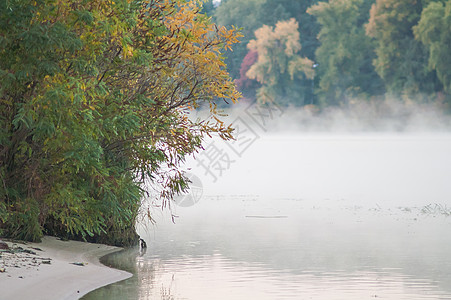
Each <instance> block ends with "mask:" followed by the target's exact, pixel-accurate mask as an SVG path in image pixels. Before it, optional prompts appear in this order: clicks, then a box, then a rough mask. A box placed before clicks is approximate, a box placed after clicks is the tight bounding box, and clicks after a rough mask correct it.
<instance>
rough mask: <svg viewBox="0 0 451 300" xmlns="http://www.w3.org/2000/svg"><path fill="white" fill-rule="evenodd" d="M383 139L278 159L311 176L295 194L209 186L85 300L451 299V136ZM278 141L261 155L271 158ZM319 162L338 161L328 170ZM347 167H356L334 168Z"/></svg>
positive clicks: (254, 176) (315, 145)
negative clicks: (115, 279) (125, 275)
mask: <svg viewBox="0 0 451 300" xmlns="http://www.w3.org/2000/svg"><path fill="white" fill-rule="evenodd" d="M384 141H385V142H382V141H381V140H376V141H374V140H371V141H370V140H368V139H363V140H355V139H354V140H351V141H350V140H349V139H348V140H346V141H337V139H334V140H324V139H321V140H315V139H313V140H310V142H306V141H303V142H302V143H299V141H297V142H296V146H299V145H302V149H303V151H304V152H303V153H304V154H305V153H307V154H311V155H312V156H311V157H312V158H311V159H307V158H305V157H304V158H300V157H296V158H293V157H291V158H287V157H286V156H288V155H284V156H282V157H281V158H280V163H281V164H284V163H285V164H286V165H287V166H286V167H285V169H289V168H292V167H293V164H291V165H290V164H289V162H290V161H291V162H293V161H294V162H295V165H297V166H298V167H299V166H300V165H302V166H303V168H304V169H303V171H302V172H301V173H300V174H301V175H299V178H298V179H299V182H298V184H297V185H296V186H295V187H294V189H296V190H297V195H298V196H294V197H293V196H289V197H285V196H279V197H277V196H274V195H273V194H271V195H270V193H261V194H260V193H258V191H257V190H256V189H251V190H249V192H250V193H243V194H240V195H236V194H235V195H234V194H233V193H232V194H231V193H228V194H227V193H224V192H221V193H216V194H215V193H211V191H212V189H213V187H214V186H212V187H208V184H207V183H208V182H206V180H205V179H203V180H204V182H203V183H204V186H205V188H206V190H207V191H208V189H210V190H209V192H210V195H208V194H207V195H205V196H204V197H203V198H202V200H201V201H199V202H198V203H197V204H196V205H195V206H193V207H179V208H178V209H177V214H178V215H179V216H180V218H178V219H177V221H176V224H172V223H171V222H170V218H169V217H168V216H165V215H161V216H160V218H161V219H160V220H159V221H158V225H157V226H156V228H153V227H149V228H147V229H145V228H142V229H141V230H140V231H141V236H143V237H144V238H145V240H146V241H147V243H148V249H147V252H146V253H141V254H140V253H139V251H138V249H137V248H136V249H128V250H126V251H124V252H122V253H115V254H113V255H110V256H109V257H107V258H106V259H105V263H106V264H111V265H114V266H115V267H119V268H121V269H125V270H128V271H130V272H133V273H134V274H135V276H134V277H132V278H130V279H128V280H125V281H123V282H120V283H116V284H113V285H110V286H107V287H105V288H102V289H99V290H97V291H94V292H92V293H90V294H88V295H86V296H85V297H84V298H82V299H85V300H86V299H96V300H99V299H100V300H101V299H140V300H148V299H174V300H175V299H196V300H198V299H199V300H202V299H227V300H230V299H259V300H261V299H409V300H410V299H451V259H450V258H449V253H451V234H449V229H450V228H451V217H449V216H447V213H449V209H448V207H449V199H451V198H450V196H451V188H450V186H449V184H447V183H446V182H447V179H449V178H451V161H450V158H449V153H451V152H450V150H451V139H450V138H446V139H433V140H431V139H427V145H425V143H424V141H422V140H421V139H415V140H412V139H408V140H405V141H403V140H402V139H401V140H398V139H396V140H394V139H390V140H388V142H387V139H384ZM330 143H332V144H334V147H333V148H331V149H330V150H329V152H330V153H326V152H327V148H328V147H329V146H330ZM434 143H435V144H434ZM288 144H289V143H288V142H287V141H286V140H280V139H279V140H278V142H277V145H278V146H279V147H280V146H281V145H282V146H283V147H284V148H283V149H287V148H285V147H286V146H287V145H288ZM270 145H272V144H271V143H268V142H267V141H263V144H262V146H261V148H258V147H259V146H258V145H256V146H255V147H257V148H258V149H257V150H260V151H263V152H265V151H269V152H271V151H273V150H274V149H271V146H270ZM293 146H295V145H293V144H292V145H291V148H289V149H292V150H291V151H293V152H294V151H295V150H293V149H295V148H296V147H293ZM407 149H408V150H409V152H408V154H406V155H402V153H403V152H405V151H406V150H407ZM431 150H433V151H431ZM284 151H287V150H284ZM309 151H310V152H309ZM362 151H364V152H363V154H362ZM314 153H316V156H314V155H313V154H314ZM332 153H334V154H332ZM318 155H320V156H321V157H328V158H329V164H330V166H332V167H331V169H330V170H329V169H327V168H326V164H327V162H323V161H321V160H318ZM323 155H324V156H323ZM364 156H365V157H366V159H367V160H365V159H364ZM315 157H316V158H315ZM384 157H385V158H386V160H385V161H384V160H383V159H382V158H384ZM371 158H374V160H371ZM251 160H252V159H251ZM284 160H286V161H284ZM341 160H344V161H345V162H347V164H346V163H344V162H342V161H341ZM243 161H244V160H243ZM246 161H248V160H246ZM425 161H427V163H426V162H425ZM352 162H354V163H352ZM363 162H364V163H365V166H364V167H362V166H361V165H360V164H362V163H363ZM309 164H311V167H308V166H309ZM381 164H383V165H381ZM315 165H316V166H317V167H319V168H320V169H322V170H327V171H328V173H327V174H324V176H321V174H319V171H318V170H314V166H315ZM345 165H346V167H347V170H348V171H340V170H336V169H333V166H340V167H341V168H343V167H345ZM275 166H276V165H275V164H273V163H272V162H271V161H269V162H267V163H266V164H265V165H264V166H257V165H256V164H255V171H252V172H247V173H244V172H243V170H244V169H246V168H247V166H243V165H241V166H237V171H236V172H237V173H240V174H241V175H240V174H231V176H230V178H224V181H225V182H227V183H228V184H229V183H230V180H232V179H231V178H232V177H233V176H232V175H235V176H236V177H238V178H239V179H240V180H241V181H243V180H244V179H243V177H242V175H243V174H246V176H249V177H246V178H247V179H249V178H251V179H250V180H251V181H252V182H253V184H255V181H259V180H260V181H262V182H265V180H267V179H265V178H266V177H265V176H272V175H273V174H275V173H283V170H282V169H281V168H279V169H277V168H276V167H275ZM240 168H241V169H240ZM242 168H244V169H242ZM261 168H270V169H271V170H272V171H271V172H270V173H268V172H266V173H265V172H263V171H262V169H261ZM309 168H310V169H309ZM231 172H233V170H232V171H231ZM355 172H360V173H358V174H355ZM415 172H421V173H422V174H412V173H415ZM306 173H307V174H309V175H310V177H308V176H306V175H302V174H306ZM370 173H371V174H370ZM340 174H341V175H340ZM437 174H438V175H437ZM291 175H292V174H291ZM381 175H386V176H385V177H384V176H381ZM240 176H241V177H240ZM442 176H445V179H446V180H444V178H443V177H442ZM363 178H366V179H368V178H372V179H374V180H373V181H372V182H365V180H363ZM387 178H389V179H387ZM396 179H398V183H399V184H400V186H402V191H399V190H396V184H395V183H393V182H391V181H392V180H396ZM276 180H278V181H279V182H281V181H280V180H281V179H280V178H278V179H276ZM287 180H288V181H291V180H293V179H292V178H289V179H287ZM350 180H354V181H355V182H354V184H353V183H352V182H349V181H350ZM320 181H321V183H319V182H320ZM313 182H314V183H315V184H314V188H311V186H310V184H311V183H313ZM337 183H338V184H337ZM280 185H283V183H281V184H280ZM250 186H252V184H251V185H250ZM276 186H277V185H276ZM276 186H273V188H275V187H276ZM343 186H345V187H348V188H349V187H351V186H352V187H353V190H352V191H346V189H344V188H343ZM338 187H341V188H343V189H340V188H338ZM387 189H389V190H387ZM437 189H438V190H439V191H440V193H438V194H437ZM229 190H233V189H230V188H229ZM261 190H269V188H268V186H267V185H266V186H262V187H261ZM428 191H430V193H427V192H428ZM390 192H392V193H390ZM294 194H296V193H294ZM390 194H391V195H392V196H391V197H390V196H389V195H390ZM427 195H429V196H428V197H426V196H427ZM420 196H421V197H420ZM412 199H413V200H412ZM444 199H448V203H447V202H446V201H444ZM429 203H432V204H431V205H428V204H429ZM434 203H438V204H437V205H436V204H434ZM426 205H428V206H426ZM447 205H448V206H447Z"/></svg>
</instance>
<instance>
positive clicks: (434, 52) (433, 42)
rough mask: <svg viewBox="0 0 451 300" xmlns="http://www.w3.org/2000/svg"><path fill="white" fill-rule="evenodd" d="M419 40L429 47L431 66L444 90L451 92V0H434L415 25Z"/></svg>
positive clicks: (416, 35)
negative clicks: (443, 1)
mask: <svg viewBox="0 0 451 300" xmlns="http://www.w3.org/2000/svg"><path fill="white" fill-rule="evenodd" d="M414 33H415V37H416V39H417V40H419V41H421V42H422V43H423V45H425V46H426V47H427V48H428V49H429V60H428V63H429V68H430V69H431V70H434V71H436V72H437V77H438V78H439V79H440V82H441V83H442V84H443V88H444V90H445V91H446V92H447V93H448V94H450V93H451V52H450V49H449V47H450V45H451V1H450V0H448V1H446V3H445V4H444V3H441V2H432V3H430V4H429V5H428V6H427V7H426V8H425V9H424V10H423V12H422V13H421V19H420V21H419V22H418V25H416V26H415V27H414Z"/></svg>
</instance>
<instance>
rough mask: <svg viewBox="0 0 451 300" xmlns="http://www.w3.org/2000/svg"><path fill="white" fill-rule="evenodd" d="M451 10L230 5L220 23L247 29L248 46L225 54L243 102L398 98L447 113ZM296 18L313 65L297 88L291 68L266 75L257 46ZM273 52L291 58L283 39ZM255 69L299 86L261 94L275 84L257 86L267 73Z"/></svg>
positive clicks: (412, 2)
mask: <svg viewBox="0 0 451 300" xmlns="http://www.w3.org/2000/svg"><path fill="white" fill-rule="evenodd" d="M450 7H451V0H436V1H434V0H422V1H418V0H329V1H318V0H309V1H288V0H287V1H285V0H282V1H279V0H252V1H238V0H223V1H221V4H220V5H219V7H217V8H216V10H215V11H214V17H215V19H216V21H217V22H218V23H219V24H221V25H226V26H231V25H235V26H238V27H242V32H243V35H244V37H243V38H242V39H241V44H239V45H235V46H234V48H233V49H234V51H233V52H228V53H227V54H226V55H227V59H226V61H227V62H228V70H229V72H230V74H231V76H232V78H234V79H235V80H236V82H237V85H238V88H239V89H240V90H241V91H242V92H243V94H244V95H246V96H247V97H250V98H255V99H257V100H258V101H260V102H262V103H265V102H267V101H268V95H270V96H269V97H272V98H273V101H276V102H278V103H279V104H284V105H288V104H291V105H296V106H304V105H308V104H314V105H316V106H318V107H320V108H324V107H328V106H337V105H338V106H342V105H347V104H348V103H349V102H350V101H381V100H383V99H385V98H387V97H390V98H393V97H394V98H396V99H401V100H404V101H416V102H419V103H437V104H440V105H442V107H443V109H446V110H448V109H449V102H450V101H451V96H450V82H451V79H450V78H451V75H450V70H451V52H450V51H449V43H450V36H451V35H450V28H451V26H450V19H451V17H450V14H451V9H450ZM211 13H213V12H211ZM291 19H293V20H295V21H296V22H297V24H298V28H297V30H298V33H299V43H300V47H299V48H297V49H296V51H295V52H294V53H293V55H296V56H299V57H303V58H305V59H309V60H310V61H311V62H312V64H311V68H312V70H308V71H307V69H304V71H305V72H304V74H303V76H298V78H297V79H296V83H293V78H291V77H290V76H286V75H287V74H286V73H285V72H284V69H277V68H267V69H266V71H263V70H262V69H261V68H260V67H259V66H261V58H260V57H258V55H259V52H258V51H256V49H255V47H254V46H252V45H253V43H255V42H254V41H255V40H262V39H264V38H263V37H262V30H267V28H275V26H276V24H281V23H283V22H290V20H291ZM265 28H266V29H265ZM290 30H291V29H290ZM267 32H268V34H270V31H268V30H267ZM272 47H273V48H277V47H279V48H280V49H279V52H280V53H284V45H283V43H279V42H278V41H277V40H276V39H274V41H273V45H272ZM272 51H275V49H273V50H272ZM256 53H257V56H256ZM290 55H292V54H290ZM278 57H279V58H277V60H278V61H280V59H281V58H280V55H278ZM274 59H276V58H274ZM283 59H285V60H287V61H288V60H290V57H289V55H288V54H287V55H285V57H284V58H283ZM256 68H260V70H261V72H266V75H265V76H266V77H267V78H270V77H271V78H273V79H272V82H277V85H278V86H281V87H283V86H290V84H291V85H296V88H294V90H293V95H292V98H291V99H290V98H287V97H286V96H287V93H286V91H285V90H283V89H279V91H275V90H274V89H273V90H272V92H273V94H270V93H267V92H266V93H262V89H263V90H264V89H267V88H268V83H267V82H263V81H262V80H259V79H258V78H263V77H264V76H263V74H260V77H258V78H257V76H255V72H254V71H255V69H256ZM249 70H253V71H250V72H249ZM270 73H271V74H270ZM312 74H314V76H311V75H312ZM296 94H297V95H296ZM301 94H302V95H301Z"/></svg>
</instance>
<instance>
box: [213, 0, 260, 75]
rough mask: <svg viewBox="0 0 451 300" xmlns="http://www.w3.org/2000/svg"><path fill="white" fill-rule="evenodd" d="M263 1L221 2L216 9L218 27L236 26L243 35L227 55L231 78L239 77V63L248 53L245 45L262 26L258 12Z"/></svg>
mask: <svg viewBox="0 0 451 300" xmlns="http://www.w3.org/2000/svg"><path fill="white" fill-rule="evenodd" d="M264 1H265V0H247V1H241V0H227V1H221V4H220V5H219V7H218V8H217V9H216V12H215V19H216V22H217V23H218V24H219V25H222V26H227V27H230V26H236V27H238V28H240V29H241V33H242V34H243V37H242V38H241V39H240V43H239V44H235V45H234V46H233V52H232V51H231V52H228V53H227V59H226V63H227V69H228V70H229V72H230V76H231V77H232V78H239V77H240V68H241V63H242V61H243V59H244V57H245V56H246V54H247V52H248V50H247V48H246V45H247V44H248V43H249V41H250V40H251V39H252V38H253V37H254V31H255V30H256V29H257V28H259V27H261V26H262V24H263V23H262V22H261V20H260V11H261V5H262V4H263V3H264Z"/></svg>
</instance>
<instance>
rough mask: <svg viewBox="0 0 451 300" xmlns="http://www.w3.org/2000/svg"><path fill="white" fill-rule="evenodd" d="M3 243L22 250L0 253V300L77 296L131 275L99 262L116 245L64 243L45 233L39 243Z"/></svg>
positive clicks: (75, 297) (61, 298) (72, 297)
mask: <svg viewBox="0 0 451 300" xmlns="http://www.w3.org/2000/svg"><path fill="white" fill-rule="evenodd" d="M7 243H8V245H9V246H10V247H13V248H15V247H22V248H23V249H24V250H26V251H25V252H18V253H7V252H1V253H0V299H1V300H9V299H11V300H20V299H35V300H41V299H42V300H52V299H55V300H63V299H64V300H72V299H79V298H80V297H82V296H83V295H85V294H87V293H88V292H90V291H92V290H95V289H97V288H99V287H102V286H105V285H108V284H110V283H113V282H117V281H120V280H124V279H127V278H129V277H131V276H132V274H130V273H128V272H125V271H121V270H116V269H112V268H109V267H106V266H104V265H102V264H101V263H100V262H99V258H100V257H102V256H104V255H106V254H109V253H112V252H115V251H118V250H120V249H121V248H118V247H113V246H106V245H100V244H91V243H83V242H76V241H67V242H64V241H60V240H57V239H56V238H54V237H47V236H46V237H44V238H43V240H42V243H27V244H21V243H17V244H13V243H12V242H7ZM34 253H35V254H34ZM73 263H76V264H73Z"/></svg>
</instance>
